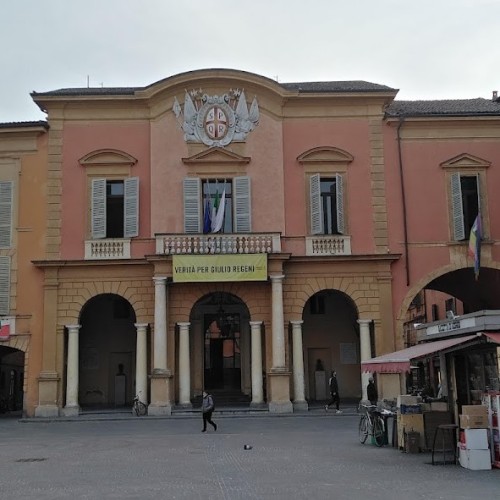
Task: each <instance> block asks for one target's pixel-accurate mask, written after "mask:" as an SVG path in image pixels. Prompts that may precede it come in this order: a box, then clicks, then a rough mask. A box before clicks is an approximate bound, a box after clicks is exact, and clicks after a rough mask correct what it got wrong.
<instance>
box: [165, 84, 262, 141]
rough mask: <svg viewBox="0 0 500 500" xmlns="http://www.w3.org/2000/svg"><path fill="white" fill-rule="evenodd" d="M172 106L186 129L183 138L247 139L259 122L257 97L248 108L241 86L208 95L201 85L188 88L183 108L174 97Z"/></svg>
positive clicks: (210, 139)
mask: <svg viewBox="0 0 500 500" xmlns="http://www.w3.org/2000/svg"><path fill="white" fill-rule="evenodd" d="M172 110H173V112H174V114H175V116H176V118H177V120H178V121H179V124H180V127H181V128H182V130H183V131H184V140H185V141H186V142H202V143H203V144H206V145H207V146H227V145H228V144H229V143H230V142H231V141H244V140H245V139H246V137H247V135H248V134H249V133H250V132H251V131H252V130H253V129H254V128H255V127H256V126H257V125H258V124H259V105H258V103H257V98H256V97H254V99H253V101H252V104H251V105H250V109H249V108H248V105H247V101H246V97H245V92H244V90H240V89H234V90H233V89H231V90H230V91H229V92H228V93H227V94H223V95H221V96H218V95H213V96H209V95H208V94H204V93H203V92H202V90H201V89H199V90H191V91H190V92H188V91H187V90H186V93H185V96H184V109H182V108H181V105H180V104H179V101H178V100H177V97H175V98H174V104H173V107H172Z"/></svg>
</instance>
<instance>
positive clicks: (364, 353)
mask: <svg viewBox="0 0 500 500" xmlns="http://www.w3.org/2000/svg"><path fill="white" fill-rule="evenodd" d="M371 322H372V320H371V319H358V323H359V350H360V355H361V361H367V360H369V359H371V358H372V347H371V341H370V323H371ZM370 377H371V373H367V372H364V371H363V369H361V394H362V396H361V400H362V401H365V402H366V401H368V396H367V395H366V386H367V385H368V380H369V379H370Z"/></svg>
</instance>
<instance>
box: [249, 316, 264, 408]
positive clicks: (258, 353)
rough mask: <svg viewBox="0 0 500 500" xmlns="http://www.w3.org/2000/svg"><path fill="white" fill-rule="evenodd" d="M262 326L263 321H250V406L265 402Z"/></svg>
mask: <svg viewBox="0 0 500 500" xmlns="http://www.w3.org/2000/svg"><path fill="white" fill-rule="evenodd" d="M261 326H262V321H250V328H251V335H252V402H251V403H250V406H260V405H262V404H263V403H264V393H263V386H262V382H263V380H262V344H261V333H260V332H261Z"/></svg>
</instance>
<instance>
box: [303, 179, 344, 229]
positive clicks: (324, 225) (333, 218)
mask: <svg viewBox="0 0 500 500" xmlns="http://www.w3.org/2000/svg"><path fill="white" fill-rule="evenodd" d="M310 211H311V232H312V234H344V232H345V228H344V189H343V177H342V175H340V174H336V175H335V176H334V177H320V175H319V174H315V175H312V176H311V178H310Z"/></svg>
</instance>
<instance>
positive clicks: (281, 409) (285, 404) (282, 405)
mask: <svg viewBox="0 0 500 500" xmlns="http://www.w3.org/2000/svg"><path fill="white" fill-rule="evenodd" d="M269 413H293V405H292V402H291V401H271V402H270V403H269Z"/></svg>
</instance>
